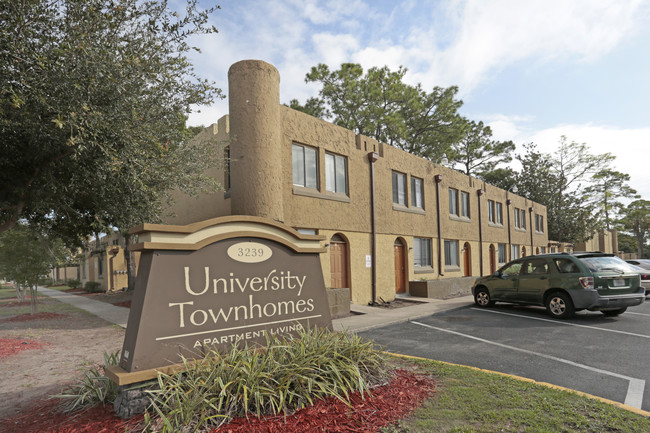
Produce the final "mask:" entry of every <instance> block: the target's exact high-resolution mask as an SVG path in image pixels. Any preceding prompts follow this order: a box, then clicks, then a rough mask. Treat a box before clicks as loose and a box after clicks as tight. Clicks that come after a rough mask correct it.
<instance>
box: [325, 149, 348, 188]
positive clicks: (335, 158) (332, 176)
mask: <svg viewBox="0 0 650 433" xmlns="http://www.w3.org/2000/svg"><path fill="white" fill-rule="evenodd" d="M347 165H348V163H347V158H346V157H345V156H341V155H335V154H333V153H325V189H326V190H327V191H329V192H336V193H340V194H347V193H348V168H347Z"/></svg>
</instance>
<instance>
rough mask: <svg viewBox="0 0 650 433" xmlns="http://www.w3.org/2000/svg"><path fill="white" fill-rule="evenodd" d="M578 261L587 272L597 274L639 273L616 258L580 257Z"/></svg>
mask: <svg viewBox="0 0 650 433" xmlns="http://www.w3.org/2000/svg"><path fill="white" fill-rule="evenodd" d="M580 260H581V261H582V262H583V263H584V264H586V265H587V267H588V268H589V270H591V271H594V272H598V271H614V272H618V273H621V274H622V273H625V272H634V273H638V272H639V271H638V270H636V269H634V267H633V266H632V265H630V264H629V263H627V262H626V261H624V260H622V259H619V258H618V257H613V256H601V257H580Z"/></svg>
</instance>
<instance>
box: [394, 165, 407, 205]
mask: <svg viewBox="0 0 650 433" xmlns="http://www.w3.org/2000/svg"><path fill="white" fill-rule="evenodd" d="M393 203H395V204H399V205H402V206H406V175H405V174H404V173H399V172H396V171H394V172H393Z"/></svg>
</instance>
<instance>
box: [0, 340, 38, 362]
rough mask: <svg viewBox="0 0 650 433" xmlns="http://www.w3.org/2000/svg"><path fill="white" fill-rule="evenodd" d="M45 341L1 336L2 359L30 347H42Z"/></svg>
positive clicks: (0, 352)
mask: <svg viewBox="0 0 650 433" xmlns="http://www.w3.org/2000/svg"><path fill="white" fill-rule="evenodd" d="M44 346H46V344H45V343H41V342H39V341H34V340H25V339H17V338H0V359H3V358H7V357H9V356H12V355H15V354H17V353H20V352H22V351H23V350H29V349H40V348H42V347H44Z"/></svg>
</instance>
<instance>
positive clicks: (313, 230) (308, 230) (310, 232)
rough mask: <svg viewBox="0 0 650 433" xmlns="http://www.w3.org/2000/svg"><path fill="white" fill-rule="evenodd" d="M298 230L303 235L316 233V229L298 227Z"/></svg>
mask: <svg viewBox="0 0 650 433" xmlns="http://www.w3.org/2000/svg"><path fill="white" fill-rule="evenodd" d="M296 231H297V232H298V233H300V234H303V235H316V234H318V233H317V232H316V229H296Z"/></svg>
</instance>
